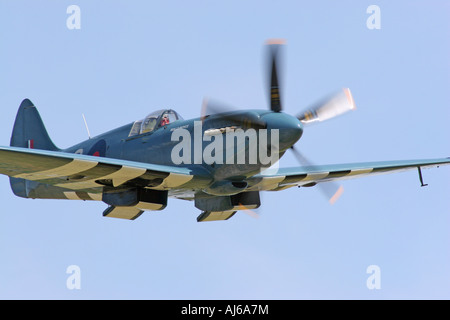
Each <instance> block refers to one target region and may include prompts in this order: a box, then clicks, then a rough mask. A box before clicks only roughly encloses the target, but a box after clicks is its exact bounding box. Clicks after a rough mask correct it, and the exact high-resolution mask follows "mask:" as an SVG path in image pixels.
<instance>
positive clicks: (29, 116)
mask: <svg viewBox="0 0 450 320" xmlns="http://www.w3.org/2000/svg"><path fill="white" fill-rule="evenodd" d="M10 145H11V146H14V147H22V148H33V149H43V150H51V151H57V150H59V149H58V148H57V147H56V146H55V145H54V143H53V142H52V140H51V139H50V137H49V135H48V133H47V130H46V129H45V126H44V123H43V122H42V119H41V116H40V115H39V112H38V111H37V109H36V107H35V106H34V105H33V103H32V102H31V101H30V100H28V99H25V100H23V101H22V103H21V104H20V107H19V111H17V116H16V121H15V123H14V128H13V132H12V136H11V143H10Z"/></svg>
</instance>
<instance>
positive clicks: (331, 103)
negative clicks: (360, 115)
mask: <svg viewBox="0 0 450 320" xmlns="http://www.w3.org/2000/svg"><path fill="white" fill-rule="evenodd" d="M355 109H356V106H355V102H354V100H353V97H352V94H351V92H350V89H348V88H344V89H343V90H342V91H340V92H339V93H337V94H335V95H334V96H332V97H331V98H328V99H326V100H324V101H322V102H321V103H318V104H316V105H315V106H313V107H312V108H310V109H308V110H306V111H304V112H302V113H301V114H299V115H298V116H297V118H298V119H299V120H300V121H301V122H302V123H303V124H310V123H313V122H317V121H319V122H320V121H325V120H328V119H331V118H334V117H337V116H339V115H341V114H344V113H346V112H348V111H351V110H355Z"/></svg>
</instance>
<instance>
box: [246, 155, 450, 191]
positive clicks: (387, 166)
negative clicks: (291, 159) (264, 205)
mask: <svg viewBox="0 0 450 320" xmlns="http://www.w3.org/2000/svg"><path fill="white" fill-rule="evenodd" d="M448 164H450V158H441V159H427V160H403V161H379V162H364V163H350V164H335V165H320V166H303V167H292V168H282V169H278V170H276V171H275V170H273V171H272V169H268V170H266V172H265V173H264V172H262V173H261V174H258V175H255V176H253V177H252V178H250V179H249V180H248V183H249V188H248V189H247V190H249V191H251V190H273V191H279V190H283V189H286V188H289V187H293V186H313V185H314V184H316V183H320V182H329V181H336V180H344V179H353V178H359V177H364V176H371V175H377V174H386V173H393V172H401V171H406V170H413V169H416V170H417V169H418V168H432V167H439V166H441V165H448ZM419 172H420V171H419Z"/></svg>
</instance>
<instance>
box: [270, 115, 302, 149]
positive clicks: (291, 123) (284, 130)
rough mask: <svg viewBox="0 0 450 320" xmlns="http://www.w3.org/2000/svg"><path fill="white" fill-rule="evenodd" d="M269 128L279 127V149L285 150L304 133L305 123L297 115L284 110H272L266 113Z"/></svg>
mask: <svg viewBox="0 0 450 320" xmlns="http://www.w3.org/2000/svg"><path fill="white" fill-rule="evenodd" d="M262 118H263V120H264V121H265V122H266V123H267V129H268V130H273V129H278V134H279V149H280V151H285V150H287V149H289V148H290V147H291V146H292V145H294V144H295V143H296V142H297V141H298V140H299V139H300V137H301V136H302V134H303V125H302V123H301V122H300V120H298V119H297V118H296V117H293V116H291V115H289V114H286V113H282V112H271V113H269V114H266V115H264V116H263V117H262Z"/></svg>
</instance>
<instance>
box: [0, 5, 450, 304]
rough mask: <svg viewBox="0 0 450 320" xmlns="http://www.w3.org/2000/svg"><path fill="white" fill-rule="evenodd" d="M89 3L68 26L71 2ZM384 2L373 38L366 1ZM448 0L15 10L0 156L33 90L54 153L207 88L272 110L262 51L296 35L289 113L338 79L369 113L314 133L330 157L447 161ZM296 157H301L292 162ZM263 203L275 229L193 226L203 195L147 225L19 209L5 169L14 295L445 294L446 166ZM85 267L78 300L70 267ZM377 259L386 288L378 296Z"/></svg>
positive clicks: (304, 147) (2, 225) (44, 208)
mask: <svg viewBox="0 0 450 320" xmlns="http://www.w3.org/2000/svg"><path fill="white" fill-rule="evenodd" d="M71 4H76V5H78V6H79V7H80V10H81V29H79V30H69V29H68V28H67V26H66V19H67V18H68V17H69V15H68V14H67V13H66V9H67V7H68V6H69V5H71ZM372 4H375V5H378V6H379V8H380V10H381V16H380V17H381V20H380V21H381V29H379V30H370V29H368V28H367V27H366V20H367V19H368V18H369V16H370V14H368V13H366V9H367V7H368V6H369V5H372ZM449 21H450V4H449V3H448V1H436V0H435V1H395V2H394V1H331V0H330V1H310V2H300V1H278V2H276V4H275V3H274V2H273V1H261V0H259V1H253V0H249V1H234V0H231V1H206V0H205V1H198V0H192V1H57V2H55V1H12V0H0V93H1V94H0V108H1V111H2V112H1V117H0V145H8V144H9V139H10V134H11V130H12V125H13V122H14V118H15V115H16V112H17V108H18V106H19V104H20V102H21V101H22V99H24V98H29V99H31V101H33V102H34V104H35V105H36V106H37V107H38V109H39V111H40V113H41V116H42V118H43V120H44V122H45V124H46V126H47V129H48V131H49V133H50V136H51V137H52V139H53V141H54V142H55V144H56V145H57V146H59V147H61V148H65V147H69V146H71V145H74V144H76V143H78V142H79V141H81V140H84V139H86V138H87V133H86V130H85V127H84V123H83V118H82V113H84V114H85V116H86V119H87V122H88V124H89V129H90V131H91V134H92V135H97V134H100V133H102V132H104V131H107V130H110V129H113V128H115V127H117V126H120V125H123V124H126V123H129V122H132V121H134V120H136V119H141V118H143V117H144V116H145V115H147V114H148V113H150V112H152V111H154V110H157V109H161V108H165V107H168V108H173V109H175V110H177V111H178V112H179V113H180V114H181V115H182V116H183V117H184V118H192V117H197V116H198V115H199V114H200V108H201V103H202V99H203V97H205V96H208V97H211V98H214V99H216V100H219V101H223V102H226V103H228V104H231V105H233V106H235V107H236V108H242V109H244V108H267V99H266V98H267V96H266V92H265V90H264V83H265V82H264V80H265V78H264V70H265V69H264V61H265V60H264V51H263V50H264V47H263V44H264V41H265V40H266V39H268V38H274V37H275V38H284V39H286V40H287V46H286V48H285V50H284V56H285V61H284V66H285V72H284V76H285V78H284V84H285V86H284V89H283V93H284V95H285V96H284V101H285V102H284V108H285V111H286V112H288V113H290V114H297V113H298V112H300V111H302V110H303V109H304V108H305V107H307V106H308V105H310V104H312V103H314V102H315V101H317V100H320V99H321V98H322V97H323V96H324V95H327V94H329V93H330V92H334V91H335V90H337V89H340V88H342V87H349V88H350V89H351V90H352V93H353V96H354V99H355V102H356V105H357V110H356V111H355V112H352V113H350V114H346V115H345V116H342V117H340V118H336V119H333V120H331V121H329V122H325V123H321V124H319V125H316V126H312V127H308V128H306V129H305V132H304V134H303V137H302V139H301V140H300V141H299V142H298V143H297V145H296V147H298V148H299V149H300V150H301V151H302V152H303V153H304V154H305V155H306V156H307V157H308V158H309V159H310V160H312V161H313V162H315V163H317V164H332V163H345V162H361V161H377V160H400V159H421V158H439V157H446V156H450V142H449V139H448V138H449V136H450V135H449V134H450V131H449V130H450V129H449V128H450V127H449V126H448V120H449V116H450V111H449V110H450V109H449V103H450V91H449V90H448V88H449V86H450V60H449V57H450V44H449V42H448V39H449V35H450V34H449V33H450V22H449ZM295 165H297V163H296V160H295V158H294V157H293V155H292V154H287V155H286V156H285V157H283V158H282V159H281V166H295ZM423 175H424V179H425V182H426V183H428V184H429V186H428V187H426V188H420V186H419V179H418V176H417V172H416V171H411V172H405V173H398V174H392V175H382V176H375V177H368V178H362V179H355V180H348V181H345V182H343V186H344V188H345V192H344V194H343V196H342V197H341V198H340V199H339V201H338V202H337V203H336V204H335V205H333V206H330V205H329V204H328V202H327V201H326V199H324V197H323V196H322V194H321V193H320V191H319V190H317V188H304V189H297V188H292V189H288V190H285V191H283V192H277V193H273V192H266V193H264V194H263V195H262V202H263V205H262V207H261V209H260V210H259V213H260V218H258V219H254V218H252V217H250V216H249V215H246V214H245V213H242V212H240V213H238V214H236V215H235V216H234V217H233V218H232V219H231V220H229V221H225V222H207V223H197V222H196V217H197V215H198V214H199V211H198V210H197V209H196V208H195V207H194V204H193V203H192V202H185V201H181V200H173V199H171V200H170V202H169V205H168V207H167V208H166V210H164V211H162V212H147V213H145V214H144V215H142V216H141V217H140V218H139V219H137V220H135V221H122V220H118V219H108V218H104V217H102V212H103V210H104V209H105V207H106V205H105V204H103V203H101V202H95V203H94V202H76V201H57V200H49V201H46V200H29V199H21V198H17V197H14V195H13V194H12V192H11V191H10V189H9V181H8V178H7V177H5V176H1V177H0V194H1V201H2V208H1V210H0V254H1V256H2V263H1V264H0V298H3V299H10V298H19V299H22V298H24V299H98V298H100V299H102V298H106V299H432V298H436V299H449V298H450V290H449V288H450V276H449V273H448V270H450V229H449V228H450V216H449V213H450V200H449V194H450V187H449V185H450V184H449V181H450V168H448V167H442V168H439V169H431V170H424V171H423ZM70 265H77V266H79V268H80V270H81V277H80V280H81V289H79V290H77V289H74V290H69V289H68V288H67V286H66V280H67V278H68V277H69V275H68V274H67V273H66V269H67V267H68V266H70ZM370 265H377V266H379V268H380V279H381V288H380V289H373V290H370V289H368V287H367V285H366V281H367V279H368V277H369V276H370V274H367V273H366V269H367V267H368V266H370Z"/></svg>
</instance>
